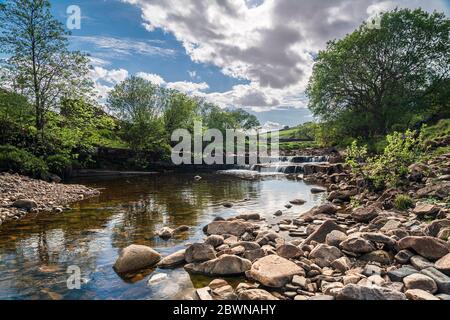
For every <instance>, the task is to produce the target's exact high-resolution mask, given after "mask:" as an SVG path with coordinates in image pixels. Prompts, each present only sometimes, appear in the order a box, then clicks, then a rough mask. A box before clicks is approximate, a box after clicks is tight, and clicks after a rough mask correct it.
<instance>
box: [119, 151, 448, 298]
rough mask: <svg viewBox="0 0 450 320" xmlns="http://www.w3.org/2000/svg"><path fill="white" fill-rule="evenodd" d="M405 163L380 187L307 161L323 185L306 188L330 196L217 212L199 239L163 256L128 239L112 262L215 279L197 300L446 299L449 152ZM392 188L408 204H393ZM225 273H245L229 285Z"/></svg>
mask: <svg viewBox="0 0 450 320" xmlns="http://www.w3.org/2000/svg"><path fill="white" fill-rule="evenodd" d="M409 169H410V174H409V176H408V182H407V183H406V184H405V187H404V188H403V189H390V190H386V191H384V192H381V193H379V194H378V193H374V192H370V191H369V190H366V189H364V187H362V186H361V185H362V184H361V181H360V178H359V177H357V176H354V175H353V174H352V173H351V172H350V170H349V168H347V167H346V166H345V165H343V164H311V165H306V166H305V175H304V179H305V180H306V181H310V182H314V183H320V184H322V185H324V186H325V187H326V189H320V188H313V189H312V190H311V192H315V193H319V192H328V201H329V202H328V203H325V204H323V205H320V206H318V207H315V208H313V209H311V210H309V211H308V212H306V213H304V214H301V215H300V216H298V217H297V218H295V219H286V218H283V211H282V209H283V208H280V211H277V212H274V216H276V217H278V220H277V222H276V223H272V224H269V223H268V222H267V221H266V220H264V219H262V218H261V217H260V216H259V215H258V214H248V215H246V214H241V215H239V216H235V217H232V218H229V219H223V218H216V219H215V220H214V221H212V222H211V223H209V224H208V225H206V226H205V227H204V230H203V231H204V233H205V238H204V240H203V241H202V242H199V243H194V244H191V245H189V246H188V247H187V248H186V249H183V250H180V251H178V252H176V253H173V254H171V255H168V256H165V257H163V256H162V255H161V254H160V253H158V252H157V251H155V250H153V249H152V248H150V247H147V246H142V245H131V246H129V247H127V248H125V249H123V250H122V252H121V255H120V256H119V258H118V260H117V261H116V263H115V265H114V269H115V270H116V272H118V273H121V274H126V273H132V272H135V271H138V270H141V269H144V268H148V267H152V266H158V267H159V268H178V267H183V268H184V269H185V270H186V271H187V272H189V273H191V274H200V275H204V276H208V277H211V278H212V279H214V280H212V281H211V283H210V284H209V285H208V286H206V287H204V288H201V289H197V290H196V294H195V298H196V299H202V300H236V299H238V300H335V299H337V300H407V299H409V300H449V299H450V243H449V234H450V216H449V209H448V205H449V203H448V197H449V195H450V181H449V180H450V176H449V173H450V154H448V155H443V156H440V157H437V158H435V159H433V160H430V161H429V162H428V163H425V164H416V165H413V166H411V167H410V168H409ZM399 194H404V195H409V196H411V197H412V198H413V200H414V207H413V208H411V209H408V210H405V211H400V210H396V209H395V208H394V202H395V199H396V197H397V196H398V195H399ZM355 199H356V200H357V202H358V204H359V205H358V206H356V205H355V204H354V201H355ZM430 199H432V200H433V201H430ZM300 200H301V199H300ZM292 203H294V205H301V201H299V199H293V201H292ZM164 231H165V232H164V233H161V234H164V236H165V237H168V236H170V232H169V233H167V231H168V230H164ZM169 231H170V230H169ZM231 276H233V277H234V276H243V277H245V278H246V281H242V282H241V283H240V284H239V285H237V287H236V286H234V287H233V286H231V285H230V284H229V282H228V281H227V277H231ZM158 277H159V275H158V274H155V275H153V276H152V278H151V279H150V281H152V279H153V280H154V281H157V280H158Z"/></svg>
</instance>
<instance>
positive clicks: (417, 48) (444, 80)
mask: <svg viewBox="0 0 450 320" xmlns="http://www.w3.org/2000/svg"><path fill="white" fill-rule="evenodd" d="M449 35H450V20H449V19H448V18H447V17H446V16H445V15H444V14H441V13H436V12H435V13H431V14H430V13H427V12H425V11H423V10H420V9H418V10H413V11H412V10H409V9H401V10H400V9H396V10H394V11H391V12H388V13H385V14H383V15H382V17H381V29H373V28H367V27H366V25H363V26H361V27H360V28H359V29H358V30H356V31H354V32H353V33H352V34H350V35H348V36H346V37H345V38H344V39H342V40H335V41H330V42H329V43H328V46H327V49H326V50H325V51H321V52H320V53H319V55H318V57H317V59H316V64H315V66H314V70H313V75H312V77H311V79H310V82H309V86H308V89H307V94H308V96H309V98H310V104H309V108H310V109H311V111H312V112H313V114H314V115H315V116H317V117H319V118H320V120H321V121H322V122H323V123H324V126H323V131H322V132H321V134H320V135H321V137H320V138H321V141H322V142H324V143H327V144H337V145H339V144H341V143H342V142H344V144H345V143H348V141H347V138H348V137H351V138H354V137H361V138H362V140H365V141H367V140H370V139H373V138H374V137H377V136H384V135H385V134H387V133H390V132H393V131H404V130H406V129H408V128H411V127H412V126H413V125H414V123H416V122H417V121H420V120H422V119H426V118H427V117H429V116H432V115H434V114H440V113H442V112H444V111H445V110H447V112H448V105H449V101H450V99H448V97H449V96H450V86H449V82H450V79H449V77H448V74H449V71H450V63H449V57H450V36H449Z"/></svg>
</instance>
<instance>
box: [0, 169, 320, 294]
mask: <svg viewBox="0 0 450 320" xmlns="http://www.w3.org/2000/svg"><path fill="white" fill-rule="evenodd" d="M77 182H80V183H86V184H88V185H90V186H94V187H98V188H102V189H103V192H102V194H101V196H100V197H98V198H95V199H89V200H85V201H83V202H80V203H78V204H76V205H75V206H74V209H73V210H72V211H70V212H66V213H64V214H60V215H55V214H42V215H39V216H38V217H29V218H27V219H24V220H22V221H20V222H18V223H17V224H8V225H4V226H2V227H1V229H0V299H174V298H185V297H187V296H189V295H190V294H191V293H192V288H194V287H201V286H203V285H205V284H207V283H208V282H209V281H210V280H211V279H208V278H202V277H198V276H195V277H192V278H191V277H190V276H189V275H188V274H187V273H186V272H184V270H183V268H179V269H176V270H146V271H142V272H140V273H138V274H135V275H132V277H129V278H126V279H122V278H120V277H119V276H118V275H117V274H116V273H115V272H114V271H113V270H112V265H113V264H114V261H115V259H116V258H117V255H118V252H119V250H120V248H123V247H125V246H127V245H130V244H133V243H134V244H143V245H149V246H152V247H154V248H155V249H156V250H158V251H159V252H161V253H162V254H163V255H167V254H169V253H172V252H175V251H177V250H180V249H182V248H184V247H185V246H186V244H187V243H192V242H194V241H196V240H199V239H201V238H202V237H203V233H202V230H201V229H202V227H203V226H204V225H205V224H206V223H208V222H210V221H211V220H212V219H213V218H214V217H216V216H224V217H226V216H231V215H235V214H239V213H243V212H258V213H260V214H261V215H263V216H265V217H267V218H268V220H269V221H271V220H272V219H274V218H273V213H274V212H275V211H277V210H279V209H283V206H284V205H285V204H286V203H287V202H288V201H289V200H292V199H294V198H299V197H301V198H304V199H305V200H307V201H308V202H307V204H306V205H305V206H302V207H294V208H293V209H291V210H287V211H286V213H285V215H284V216H283V218H286V217H289V216H296V215H298V214H299V213H300V211H305V210H307V209H309V208H310V207H312V206H314V205H315V204H317V203H319V202H320V201H321V196H319V195H312V194H311V193H310V192H309V190H310V187H309V186H307V185H306V184H304V183H303V182H297V181H290V180H287V179H285V178H281V177H278V178H276V179H275V180H265V181H248V180H241V179H237V178H235V177H229V176H224V175H218V174H208V175H204V176H203V179H202V180H200V181H195V180H194V179H193V175H186V174H177V175H174V174H172V175H169V174H165V175H158V176H152V177H143V178H128V179H115V180H103V181H95V182H93V181H77ZM224 202H232V203H235V206H234V207H233V208H231V209H227V208H225V207H223V205H222V204H223V203H224ZM181 225H188V226H190V227H191V228H190V230H189V231H188V232H186V233H183V234H180V235H178V236H176V237H175V238H173V239H171V240H169V241H163V240H161V239H159V237H157V236H156V233H157V231H158V230H159V229H160V228H162V227H163V226H169V227H171V228H176V227H178V226H181ZM71 265H77V266H79V267H80V268H81V271H82V277H83V281H82V288H81V290H68V289H67V286H66V281H67V277H68V274H66V270H67V268H68V267H69V266H71ZM154 272H158V273H166V274H167V275H168V279H167V280H165V281H162V282H161V283H158V284H156V285H147V281H148V278H149V277H150V275H151V274H152V273H154ZM241 280H242V279H235V283H236V284H237V283H238V282H239V281H241Z"/></svg>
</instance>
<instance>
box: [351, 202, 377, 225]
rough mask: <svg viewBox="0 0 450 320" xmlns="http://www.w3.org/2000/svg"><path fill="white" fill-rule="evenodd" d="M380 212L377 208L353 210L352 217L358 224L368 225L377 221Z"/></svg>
mask: <svg viewBox="0 0 450 320" xmlns="http://www.w3.org/2000/svg"><path fill="white" fill-rule="evenodd" d="M379 212H380V209H378V208H377V207H375V206H370V207H361V208H357V209H355V210H353V212H352V214H351V217H352V218H353V219H354V220H355V221H357V222H363V223H367V222H370V221H372V220H373V219H375V218H376V217H377V216H378V214H379Z"/></svg>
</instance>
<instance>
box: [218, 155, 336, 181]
mask: <svg viewBox="0 0 450 320" xmlns="http://www.w3.org/2000/svg"><path fill="white" fill-rule="evenodd" d="M328 160H329V157H327V156H295V157H279V158H272V159H269V160H268V162H265V163H258V164H253V165H246V166H240V167H239V168H236V169H234V170H225V171H221V173H223V174H230V175H239V176H240V175H243V176H244V175H245V176H258V175H263V176H270V175H279V174H281V175H284V174H302V173H304V166H305V165H306V164H308V163H326V162H328Z"/></svg>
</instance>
